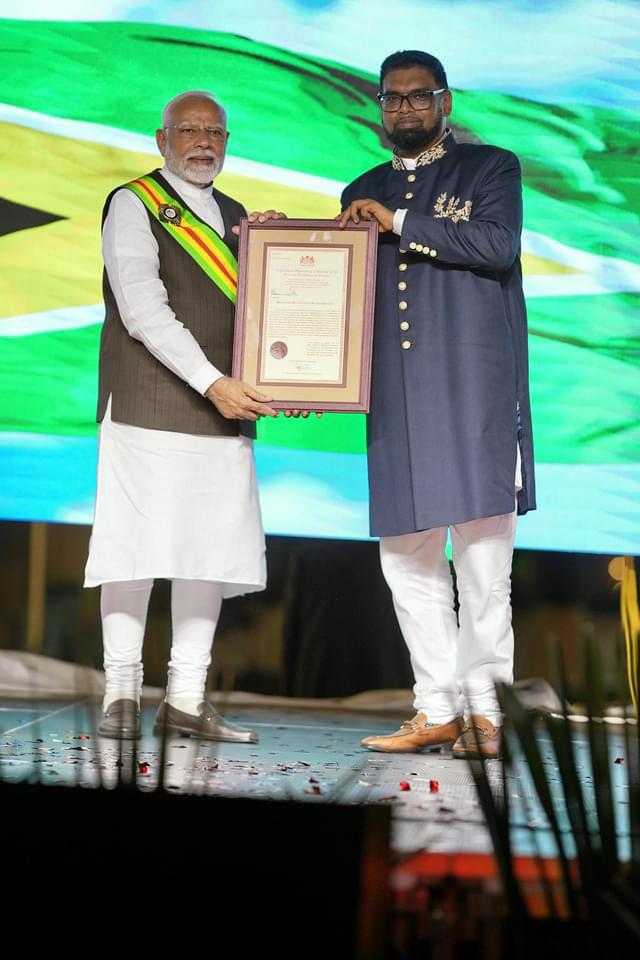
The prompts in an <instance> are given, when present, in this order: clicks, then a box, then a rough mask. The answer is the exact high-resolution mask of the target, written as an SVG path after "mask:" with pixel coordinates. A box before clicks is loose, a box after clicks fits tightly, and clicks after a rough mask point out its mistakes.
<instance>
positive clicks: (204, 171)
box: [164, 144, 223, 187]
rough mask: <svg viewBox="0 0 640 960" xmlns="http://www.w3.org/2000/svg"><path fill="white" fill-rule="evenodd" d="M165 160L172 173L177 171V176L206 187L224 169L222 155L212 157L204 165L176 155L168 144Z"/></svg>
mask: <svg viewBox="0 0 640 960" xmlns="http://www.w3.org/2000/svg"><path fill="white" fill-rule="evenodd" d="M164 162H165V163H166V165H167V167H168V169H169V170H171V173H175V175H176V176H177V177H181V179H182V180H186V181H187V183H193V184H194V185H195V186H198V187H204V186H206V185H207V184H209V183H211V181H212V180H214V179H215V178H216V177H217V176H218V174H219V173H220V171H221V170H222V163H223V160H222V159H221V158H220V157H212V158H211V162H210V163H207V164H206V165H205V166H203V165H202V164H201V163H193V162H192V160H189V159H187V158H186V157H183V158H178V157H176V155H175V154H174V152H173V150H171V148H170V147H169V145H168V144H167V147H166V149H165V154H164Z"/></svg>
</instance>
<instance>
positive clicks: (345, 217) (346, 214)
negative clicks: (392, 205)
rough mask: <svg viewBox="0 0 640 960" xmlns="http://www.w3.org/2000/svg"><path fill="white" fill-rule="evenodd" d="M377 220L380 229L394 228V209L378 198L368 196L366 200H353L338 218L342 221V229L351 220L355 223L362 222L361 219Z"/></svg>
mask: <svg viewBox="0 0 640 960" xmlns="http://www.w3.org/2000/svg"><path fill="white" fill-rule="evenodd" d="M361 219H362V220H377V221H378V231H379V232H380V233H386V232H387V231H388V230H393V210H389V209H388V208H387V207H384V206H383V205H382V204H381V203H378V201H377V200H372V199H371V198H368V199H366V200H353V201H352V202H351V203H350V204H349V206H348V207H347V209H346V210H344V211H343V212H342V213H340V214H338V216H337V217H336V220H339V221H340V229H342V228H343V227H346V225H347V224H348V223H349V220H353V222H354V223H360V220H361Z"/></svg>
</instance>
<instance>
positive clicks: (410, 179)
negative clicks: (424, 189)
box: [407, 173, 416, 183]
mask: <svg viewBox="0 0 640 960" xmlns="http://www.w3.org/2000/svg"><path fill="white" fill-rule="evenodd" d="M415 179H416V175H415V173H410V174H409V176H408V177H407V180H408V181H409V183H415Z"/></svg>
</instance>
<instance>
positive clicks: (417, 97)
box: [378, 87, 447, 113]
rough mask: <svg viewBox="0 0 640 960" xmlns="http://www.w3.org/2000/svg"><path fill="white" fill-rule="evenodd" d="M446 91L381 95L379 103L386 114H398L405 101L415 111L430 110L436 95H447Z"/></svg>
mask: <svg viewBox="0 0 640 960" xmlns="http://www.w3.org/2000/svg"><path fill="white" fill-rule="evenodd" d="M446 90H447V87H439V88H438V89H437V90H412V91H411V93H407V94H402V93H379V94H378V101H379V102H380V106H381V107H382V109H383V110H384V112H385V113H396V112H397V111H398V110H400V108H401V107H402V103H403V101H404V100H407V101H408V103H409V106H410V107H413V109H414V110H428V109H429V107H430V106H431V104H432V103H433V98H434V97H435V95H436V94H437V93H445V92H446Z"/></svg>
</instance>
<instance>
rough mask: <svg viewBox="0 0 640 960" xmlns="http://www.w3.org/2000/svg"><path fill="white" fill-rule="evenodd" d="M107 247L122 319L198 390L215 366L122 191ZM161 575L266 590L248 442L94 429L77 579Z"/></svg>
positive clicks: (201, 211) (137, 209)
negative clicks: (87, 524)
mask: <svg viewBox="0 0 640 960" xmlns="http://www.w3.org/2000/svg"><path fill="white" fill-rule="evenodd" d="M162 173H163V176H165V178H166V179H167V180H168V181H169V182H170V183H171V184H172V186H173V187H174V189H175V190H176V191H177V192H178V193H179V195H180V196H182V197H183V199H184V200H185V201H186V202H187V203H188V204H189V206H190V207H191V208H192V209H193V210H194V212H195V213H197V214H198V215H199V216H200V217H201V218H202V219H203V220H205V221H206V222H207V223H209V224H210V225H211V226H213V227H214V229H216V230H218V231H219V232H220V231H222V232H224V228H223V225H222V218H221V215H220V210H219V207H218V204H217V203H216V201H215V200H214V198H213V196H212V194H211V191H210V190H201V189H200V188H199V187H195V186H193V185H192V184H188V183H185V181H183V180H181V179H180V178H179V177H176V176H175V174H172V173H171V172H170V171H168V170H166V168H164V169H163V170H162ZM103 253H104V260H105V266H106V269H107V273H108V276H109V282H110V284H111V287H112V289H113V292H114V295H115V297H116V301H117V303H118V308H119V311H120V315H121V318H122V321H123V323H124V324H125V326H126V327H127V330H128V331H129V333H130V334H131V336H133V337H135V338H136V339H139V340H141V341H142V342H143V343H144V344H145V346H146V347H147V349H148V350H150V352H151V353H152V354H153V355H154V356H156V357H157V359H158V360H159V361H160V362H162V363H164V364H165V365H166V366H168V367H169V368H170V369H171V370H172V371H173V372H174V373H176V374H177V375H178V376H180V377H182V378H183V379H184V380H186V381H187V382H188V383H189V384H190V385H191V386H192V387H193V388H194V389H196V390H198V392H201V393H204V391H205V390H206V389H207V388H208V386H209V385H210V384H211V383H213V382H214V381H215V380H216V379H217V378H218V377H219V376H220V375H221V374H220V372H219V371H218V370H216V368H215V367H214V366H213V365H212V364H210V363H209V361H208V360H207V358H206V357H205V355H204V353H203V352H202V350H201V348H200V346H199V344H198V343H197V341H196V340H195V338H194V337H193V336H192V334H191V333H190V332H189V331H188V330H187V329H186V328H185V327H184V326H183V324H182V323H180V322H179V320H178V319H177V318H176V316H175V314H174V313H173V311H172V310H171V308H170V306H169V304H168V296H167V291H166V288H165V287H164V284H163V283H162V280H161V279H160V277H159V275H158V270H159V261H158V246H157V243H156V241H155V239H154V237H153V234H152V232H151V229H150V226H149V222H148V214H147V212H146V210H145V208H144V206H143V204H142V203H141V201H140V200H139V199H138V198H137V197H136V196H135V195H133V194H132V193H131V191H128V190H120V191H118V192H117V193H116V194H115V195H114V197H113V200H112V203H111V206H110V208H109V212H108V215H107V217H106V220H105V225H104V241H103ZM155 577H162V578H168V579H189V580H209V581H218V582H220V583H222V584H223V585H224V590H223V594H224V596H225V597H232V596H236V595H238V594H242V593H248V592H251V591H254V590H262V589H263V588H264V586H265V583H266V563H265V543H264V533H263V529H262V519H261V515H260V504H259V499H258V489H257V480H256V475H255V462H254V458H253V444H252V441H251V440H249V439H248V438H246V437H243V436H238V437H209V436H197V435H191V434H184V433H176V432H171V431H164V430H150V429H146V428H142V427H136V426H131V425H129V424H123V423H116V422H114V421H112V419H111V410H110V405H109V408H108V409H107V413H106V415H105V417H104V419H103V421H102V424H101V426H100V442H99V457H98V485H97V498H96V509H95V521H94V526H93V531H92V535H91V543H90V549H89V559H88V561H87V568H86V571H85V584H84V585H85V586H86V587H92V586H97V585H98V584H101V583H107V582H115V581H123V580H144V579H148V578H151V579H153V578H155Z"/></svg>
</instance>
